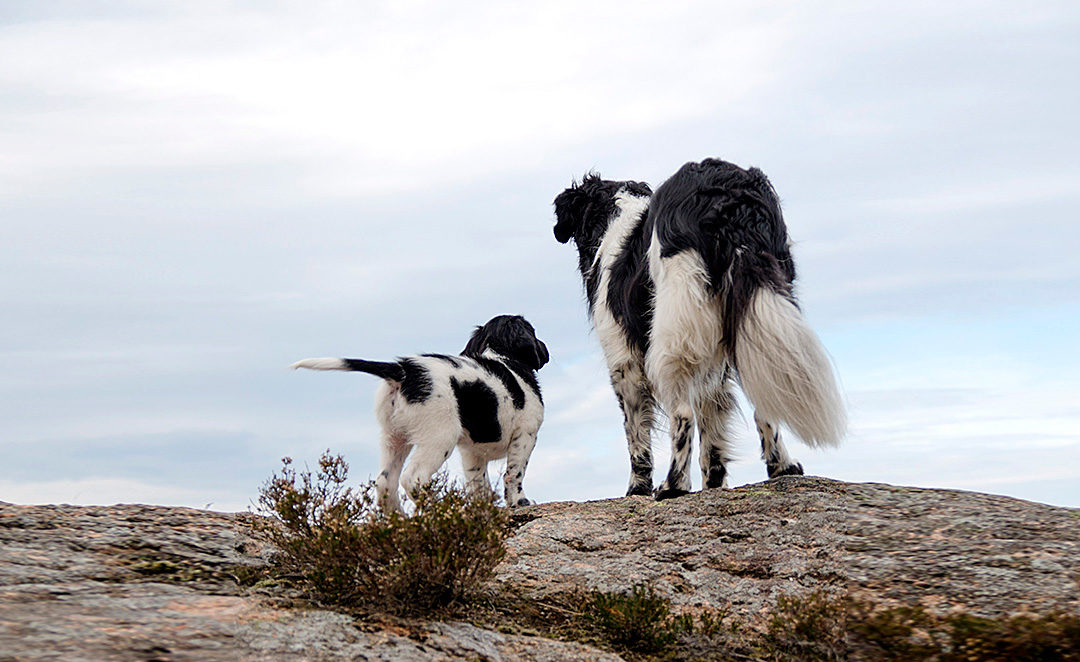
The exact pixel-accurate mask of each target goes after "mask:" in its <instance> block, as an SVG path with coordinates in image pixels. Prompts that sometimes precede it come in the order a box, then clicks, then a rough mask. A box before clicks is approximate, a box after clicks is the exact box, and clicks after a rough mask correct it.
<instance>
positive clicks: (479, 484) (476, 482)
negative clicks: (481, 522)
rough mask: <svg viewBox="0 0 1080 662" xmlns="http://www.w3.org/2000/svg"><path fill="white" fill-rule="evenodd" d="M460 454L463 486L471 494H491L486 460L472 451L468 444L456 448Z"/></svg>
mask: <svg viewBox="0 0 1080 662" xmlns="http://www.w3.org/2000/svg"><path fill="white" fill-rule="evenodd" d="M458 453H459V454H460V455H461V468H462V469H464V470H465V488H466V489H467V490H468V491H469V494H470V495H472V496H491V495H492V494H493V492H492V490H491V483H490V482H489V481H488V475H487V465H488V461H487V460H486V459H484V458H483V456H481V455H480V454H479V453H475V452H473V451H472V450H471V449H469V447H468V445H464V446H461V447H459V448H458Z"/></svg>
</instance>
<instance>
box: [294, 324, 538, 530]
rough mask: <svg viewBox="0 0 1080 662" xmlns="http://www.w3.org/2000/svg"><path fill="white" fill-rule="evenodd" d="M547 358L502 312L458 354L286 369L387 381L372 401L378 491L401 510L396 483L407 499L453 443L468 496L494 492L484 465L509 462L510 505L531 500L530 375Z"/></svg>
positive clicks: (528, 330) (533, 418) (534, 412)
mask: <svg viewBox="0 0 1080 662" xmlns="http://www.w3.org/2000/svg"><path fill="white" fill-rule="evenodd" d="M548 359H549V355H548V350H547V345H545V344H544V343H543V342H542V341H541V340H539V339H538V338H537V337H536V332H535V331H534V329H533V327H532V325H531V324H529V322H528V321H526V320H525V318H524V317H521V316H518V315H500V316H498V317H495V318H494V319H492V320H491V321H489V322H488V323H487V324H484V325H483V326H478V327H476V330H475V331H473V334H472V337H471V338H470V339H469V342H468V344H467V345H465V349H464V350H463V351H462V352H461V354H460V355H458V356H448V355H443V354H422V355H420V356H410V357H406V358H400V359H398V360H397V361H392V362H381V361H365V360H364V359H332V358H328V359H304V360H302V361H297V362H296V363H294V364H293V366H292V367H293V368H310V369H312V370H351V371H357V372H366V373H368V374H370V375H375V376H376V377H379V378H381V379H382V380H383V382H382V383H381V384H379V387H378V390H377V391H376V394H375V416H376V418H377V419H378V421H379V424H380V425H381V426H382V459H381V461H380V466H379V475H378V477H377V478H376V479H375V490H376V496H377V498H378V500H379V503H380V504H381V506H382V507H383V508H386V509H394V510H401V502H400V500H399V499H398V491H397V486H398V482H399V480H400V482H401V486H402V487H404V488H405V492H406V494H409V495H410V496H411V495H412V494H413V493H414V492H415V490H416V489H417V488H419V487H421V486H423V485H425V484H426V483H428V482H429V481H430V480H431V477H432V476H433V475H434V474H435V472H436V471H438V469H439V467H441V466H442V465H443V463H444V462H445V461H446V459H447V458H448V457H450V453H451V452H453V450H454V447H455V446H456V447H457V449H458V451H459V453H460V454H461V463H462V466H463V467H464V469H465V476H466V480H467V485H468V487H469V489H470V490H471V491H472V492H473V493H480V492H489V491H490V490H491V485H490V483H489V482H488V478H487V464H488V462H490V461H492V460H499V459H502V458H506V474H505V476H504V478H503V486H504V487H505V490H506V492H505V493H506V504H507V505H508V506H524V505H529V504H530V503H531V502H530V501H529V500H528V499H527V498H525V494H524V492H523V491H522V489H521V482H522V479H523V477H524V475H525V467H526V465H528V463H529V456H530V455H531V454H532V450H533V446H535V445H536V434H537V432H538V431H539V430H540V424H541V423H542V422H543V420H544V403H543V399H542V398H541V396H540V384H539V382H538V381H537V378H536V371H537V370H539V369H540V368H541V367H543V365H544V364H545V363H547V362H548ZM414 448H415V450H416V452H415V453H414V454H413V457H412V460H411V461H410V462H409V466H408V467H406V468H405V469H404V473H403V472H402V467H403V466H404V464H405V460H406V458H408V457H409V453H410V451H412V450H413V449H414Z"/></svg>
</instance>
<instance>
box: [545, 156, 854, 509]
mask: <svg viewBox="0 0 1080 662" xmlns="http://www.w3.org/2000/svg"><path fill="white" fill-rule="evenodd" d="M555 216H556V221H557V222H556V225H555V238H556V239H557V240H558V241H560V242H562V243H566V242H567V241H569V240H570V239H573V240H574V242H575V243H576V244H577V249H578V259H579V265H578V266H579V269H580V271H581V276H582V279H583V281H584V285H585V294H586V297H587V299H588V304H589V314H590V316H591V318H592V322H593V326H594V328H595V329H596V333H597V336H598V337H599V340H600V345H601V347H602V348H603V351H604V357H605V359H606V360H607V364H608V370H609V372H610V375H611V383H612V386H613V387H614V389H615V395H616V397H617V398H618V401H619V404H620V406H621V407H622V410H623V415H624V424H625V430H626V439H627V446H628V448H629V451H630V465H631V476H630V486H629V489H628V490H627V494H650V493H651V492H652V449H651V446H650V442H649V439H650V431H651V428H652V425H653V415H654V410H655V408H656V405H657V403H658V402H659V405H660V406H661V407H662V408H663V410H664V411H666V412H667V414H668V416H669V417H670V420H671V435H672V458H671V467H670V469H669V470H668V474H667V478H666V479H665V480H664V482H663V484H662V485H661V486H660V488H659V489H658V490H657V493H656V496H657V498H658V499H660V498H667V497H672V496H679V495H681V494H685V493H687V492H688V491H689V490H690V451H691V442H692V439H693V433H694V423H695V422H696V423H697V428H698V432H699V436H700V443H701V449H700V464H701V473H702V481H703V483H704V485H705V486H706V487H723V486H725V485H726V480H727V469H726V467H725V464H726V462H727V461H728V460H729V457H730V452H729V448H728V446H729V437H730V432H729V427H730V419H731V417H732V414H733V412H734V410H735V406H736V401H735V397H734V394H733V388H734V385H735V383H736V381H738V383H739V384H740V385H741V386H742V389H743V392H744V393H745V394H746V396H747V398H748V399H749V400H750V402H751V404H752V405H753V406H754V408H755V414H754V419H755V421H756V423H757V428H758V433H759V435H760V437H761V449H762V450H761V452H762V458H763V459H764V461H765V464H766V468H767V470H768V474H769V477H770V478H771V477H775V476H781V475H786V474H802V472H803V469H802V465H800V464H799V463H797V462H795V461H794V460H792V459H791V457H790V456H789V455H788V452H787V449H786V448H785V447H784V445H783V442H782V441H781V439H780V434H779V426H780V424H781V423H783V424H786V425H787V426H788V427H789V428H790V429H791V430H792V431H794V432H795V434H796V435H798V436H799V437H800V438H801V439H802V440H803V441H804V442H806V443H807V444H809V445H811V446H822V445H835V444H837V443H838V442H839V440H840V437H841V436H842V435H843V430H844V427H845V422H844V418H845V416H844V410H843V406H842V403H841V398H840V395H839V392H838V390H837V387H836V382H835V379H834V376H833V372H832V367H831V365H830V363H829V360H828V357H827V356H826V354H825V351H824V349H823V348H822V347H821V344H820V342H819V341H818V340H817V337H816V336H815V334H814V332H813V331H812V330H811V329H810V327H809V326H808V325H807V324H806V322H805V321H804V320H803V317H802V315H801V313H800V312H799V308H798V305H797V303H796V301H795V296H794V292H793V283H794V280H795V267H794V262H793V261H792V257H791V251H790V243H789V241H788V236H787V228H786V226H785V225H784V220H783V217H782V215H781V212H780V203H779V200H778V199H777V196H776V192H775V191H774V190H773V187H772V185H771V184H770V183H769V180H768V178H766V177H765V174H764V173H763V172H761V171H760V170H758V169H756V168H751V169H750V170H744V169H742V168H740V167H738V166H736V165H733V164H731V163H727V162H725V161H721V160H718V159H707V160H705V161H702V162H701V163H687V164H686V165H684V166H683V167H682V168H681V169H680V170H679V171H678V172H677V173H675V175H673V176H672V177H671V178H669V179H668V180H667V181H666V182H664V184H663V185H662V186H661V187H660V188H659V189H658V190H657V191H656V194H655V195H653V194H652V192H651V191H650V189H649V186H648V185H647V184H644V183H641V182H633V181H609V180H604V179H601V178H600V176H599V175H596V174H589V175H586V177H585V178H584V180H583V181H582V182H581V183H580V184H575V185H573V186H571V187H570V188H568V189H566V190H565V191H563V192H562V193H561V194H559V196H558V197H556V198H555Z"/></svg>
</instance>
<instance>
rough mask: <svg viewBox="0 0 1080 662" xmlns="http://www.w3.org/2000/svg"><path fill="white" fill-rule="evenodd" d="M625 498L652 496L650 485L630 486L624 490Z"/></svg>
mask: <svg viewBox="0 0 1080 662" xmlns="http://www.w3.org/2000/svg"><path fill="white" fill-rule="evenodd" d="M626 496H652V486H650V485H645V484H641V485H631V486H630V488H629V489H627V490H626Z"/></svg>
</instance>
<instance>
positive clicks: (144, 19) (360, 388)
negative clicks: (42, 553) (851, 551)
mask: <svg viewBox="0 0 1080 662" xmlns="http://www.w3.org/2000/svg"><path fill="white" fill-rule="evenodd" d="M1077 71H1080V7H1078V6H1077V5H1076V3H1075V2H1053V1H1048V2H1042V3H1035V5H1034V6H1033V4H1032V3H1015V2H991V1H986V2H964V1H960V2H951V3H940V2H909V3H896V2H888V3H884V2H883V3H877V2H855V1H851V2H840V1H838V2H815V3H785V2H759V1H755V2H719V3H718V2H677V1H675V2H668V3H663V4H657V3H655V2H648V3H646V2H633V1H629V2H578V1H575V2H561V1H554V2H544V3H529V4H528V5H526V4H525V3H477V2H467V1H463V2H457V3H438V2H420V1H395V2H362V3H352V2H313V1H306V2H302V3H301V2H271V3H264V2H240V1H237V2H219V1H217V0H214V1H209V0H206V1H190V2H183V3H181V2H152V1H138V2H136V1H131V2H104V1H102V2H93V1H83V2H64V1H53V2H36V1H33V2H21V1H18V0H13V1H8V2H4V3H2V4H0V310H2V311H3V319H4V322H3V324H0V359H2V361H3V365H4V370H2V371H0V450H2V452H3V457H4V461H3V462H0V500H3V501H10V502H16V503H76V504H109V503H117V502H123V503H135V502H139V503H157V504H164V505H186V506H194V507H208V508H212V509H215V510H226V511H234V510H244V509H247V508H248V507H249V506H251V505H252V503H253V502H254V501H255V500H256V499H257V494H258V488H259V486H260V485H261V484H262V483H263V482H264V481H265V480H266V479H267V478H268V477H269V476H270V475H271V474H272V473H273V472H274V471H276V470H277V469H278V468H279V467H280V459H281V458H282V457H285V456H289V457H292V458H294V459H295V460H296V461H297V463H298V464H300V465H301V466H303V465H304V464H305V463H306V464H309V465H314V462H315V460H316V459H317V458H318V456H319V455H320V453H321V452H322V451H323V450H325V449H330V450H331V451H333V452H335V453H340V454H342V455H343V456H344V457H345V458H346V460H347V461H348V462H349V464H350V465H351V467H352V474H351V475H352V476H353V478H354V479H355V480H356V481H362V480H366V479H367V478H369V477H370V476H372V475H373V474H374V473H375V472H376V470H377V464H378V426H377V423H376V421H375V418H374V415H373V413H372V397H373V394H374V389H375V385H376V384H375V381H376V380H375V378H373V377H370V376H366V375H357V374H347V373H311V372H293V371H290V370H288V366H289V364H291V363H292V362H294V361H296V360H298V359H300V358H304V357H309V356H349V357H362V358H368V359H389V358H392V357H395V356H399V355H408V354H414V353H421V352H444V353H446V352H458V351H460V350H461V348H462V347H463V346H464V343H465V341H466V340H467V338H468V335H469V333H470V332H471V330H472V328H473V327H474V326H475V325H477V324H480V323H482V322H484V321H486V320H487V319H489V318H490V317H493V316H494V315H498V314H504V313H516V314H523V315H525V316H526V317H527V318H528V319H529V320H530V321H532V322H533V324H534V326H535V327H536V329H537V333H538V335H539V336H540V337H541V338H542V339H543V340H544V341H545V342H546V343H547V345H548V347H549V348H550V350H551V354H552V362H551V363H550V364H549V365H548V366H547V367H545V368H544V369H543V370H542V371H541V373H540V379H541V383H542V386H543V389H544V394H545V402H546V406H547V409H546V417H545V423H544V425H543V427H542V428H541V431H540V436H539V441H538V444H537V447H536V450H535V452H534V454H533V456H532V461H531V463H530V467H529V470H528V472H527V474H526V477H525V490H526V493H527V494H528V495H529V496H530V498H532V499H533V500H537V501H557V500H585V499H597V498H608V497H615V496H620V495H622V494H623V493H624V491H625V489H626V483H627V480H628V476H629V462H628V458H627V453H626V448H625V441H624V438H623V432H622V417H621V414H620V413H619V410H618V405H617V404H616V401H615V398H614V395H613V394H612V392H611V388H610V386H609V384H608V379H607V372H606V369H605V367H604V364H603V359H602V357H601V355H600V351H599V345H598V343H597V341H596V338H595V336H594V335H593V334H592V333H591V331H590V328H589V324H588V320H587V318H586V312H585V306H584V297H583V294H582V287H581V282H580V277H579V276H578V273H577V270H576V261H577V258H576V252H575V250H574V249H573V247H572V246H569V245H560V244H558V243H557V242H556V241H555V240H554V238H553V235H552V227H553V225H554V217H553V213H552V206H551V202H552V200H553V199H554V197H555V196H556V195H557V194H558V193H559V192H561V191H562V190H563V189H564V188H565V187H567V186H569V185H570V183H571V182H572V181H573V179H574V178H575V177H578V178H580V177H581V176H582V175H583V174H584V173H585V172H586V171H589V170H594V171H597V172H599V173H600V174H601V175H603V176H604V177H605V178H609V179H636V180H644V181H647V182H650V183H651V184H652V185H653V186H654V187H655V186H657V185H659V184H660V183H661V182H663V180H664V179H665V178H666V177H668V176H669V175H671V174H672V173H674V172H675V171H676V170H677V169H678V168H679V167H680V166H681V165H682V164H683V163H685V162H687V161H696V160H700V159H702V158H706V157H719V158H724V159H727V160H730V161H733V162H735V163H738V164H740V165H743V166H745V167H749V166H757V167H760V168H761V169H763V170H764V171H765V172H766V173H767V174H768V175H769V177H770V179H771V180H772V182H773V184H774V185H775V187H776V188H777V190H778V191H779V193H780V196H781V198H782V202H783V205H784V215H785V219H786V221H787V224H788V228H789V233H790V235H791V236H792V238H793V240H794V241H795V247H794V254H795V258H796V261H797V265H798V269H799V273H800V277H799V281H798V283H797V286H798V294H799V297H800V301H801V302H802V306H803V309H804V311H805V313H806V316H807V318H808V320H809V321H810V323H811V324H812V326H814V328H815V329H816V330H817V331H818V333H819V335H820V336H821V338H822V341H823V342H824V344H825V346H826V347H827V348H828V350H829V352H830V354H831V356H832V357H833V360H834V362H835V365H836V368H837V372H838V375H839V377H840V380H841V382H842V385H843V389H844V394H845V399H846V402H847V404H848V408H849V412H850V419H851V425H850V430H849V434H848V436H847V438H846V439H845V441H844V443H843V444H842V445H841V446H840V447H839V448H837V449H830V450H812V449H810V448H807V447H805V446H802V445H801V444H799V443H798V441H797V440H795V439H794V438H791V437H790V435H789V436H788V442H789V443H788V446H789V449H790V451H791V452H792V454H793V455H794V456H795V457H796V458H797V459H799V460H800V461H801V462H802V463H803V465H804V467H805V468H806V470H807V473H810V474H814V475H821V476H828V477H832V478H837V479H842V480H848V481H860V482H863V481H870V482H886V483H894V484H901V485H915V486H926V487H942V488H958V489H965V490H977V491H984V492H993V493H998V494H1006V495H1011V496H1016V497H1020V498H1024V499H1031V500H1036V501H1041V502H1046V503H1051V504H1057V505H1065V506H1074V507H1075V506H1080V377H1078V375H1080V356H1078V352H1077V351H1076V349H1075V344H1076V339H1077V338H1080V260H1078V259H1077V257H1076V256H1077V255H1078V254H1080V223H1078V222H1077V220H1078V219H1077V214H1076V209H1077V205H1078V203H1080V160H1078V159H1077V156H1076V155H1077V154H1078V153H1080V129H1078V128H1077V122H1076V119H1075V113H1076V108H1077V107H1078V105H1080V84H1078V79H1077V77H1076V72H1077ZM750 411H751V410H750V409H749V408H748V406H745V403H744V408H743V412H744V414H743V418H744V422H741V423H740V424H739V425H738V426H737V427H738V428H739V429H740V430H741V432H740V433H739V434H738V435H737V439H736V440H735V442H734V446H733V447H734V450H735V452H736V455H737V457H738V462H736V463H735V464H734V465H733V466H732V467H731V479H732V484H733V485H741V484H746V483H752V482H757V481H761V480H764V479H765V469H764V466H763V464H762V463H761V461H760V460H759V459H758V454H759V447H758V442H757V440H756V435H755V434H754V433H752V431H751V425H750V422H751V421H752V415H751V413H750ZM668 445H669V442H668V440H667V439H666V437H665V435H664V434H663V432H662V431H659V432H657V434H656V435H654V447H655V449H656V454H657V458H658V460H657V465H658V467H664V466H665V462H666V458H667V448H668ZM448 467H449V468H450V469H451V470H452V471H453V472H455V473H457V474H460V464H459V460H458V459H456V457H455V458H452V459H451V460H450V462H449V463H448ZM661 471H662V470H661V469H658V471H657V476H656V477H655V478H656V482H657V483H658V482H659V481H660V480H661V478H662V476H661V475H660V473H661ZM496 474H497V468H493V470H492V475H493V477H494V476H495V475H496ZM699 484H700V477H699V476H695V486H697V485H699Z"/></svg>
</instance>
